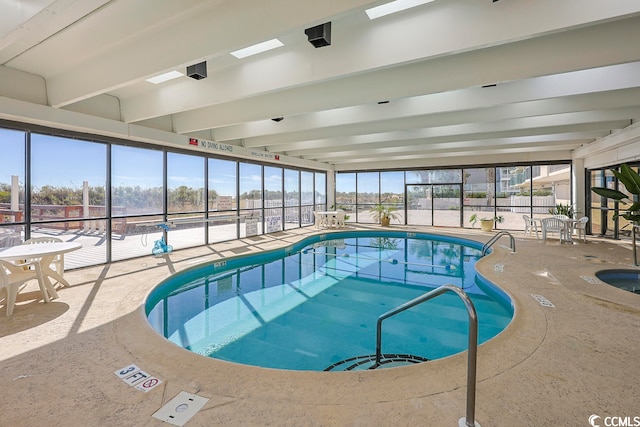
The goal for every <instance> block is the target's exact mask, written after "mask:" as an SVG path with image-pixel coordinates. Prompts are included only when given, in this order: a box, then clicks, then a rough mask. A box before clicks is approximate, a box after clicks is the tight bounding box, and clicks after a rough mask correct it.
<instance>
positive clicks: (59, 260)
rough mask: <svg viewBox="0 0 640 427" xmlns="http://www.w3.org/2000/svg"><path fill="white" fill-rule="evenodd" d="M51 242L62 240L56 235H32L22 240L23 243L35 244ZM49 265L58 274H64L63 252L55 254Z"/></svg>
mask: <svg viewBox="0 0 640 427" xmlns="http://www.w3.org/2000/svg"><path fill="white" fill-rule="evenodd" d="M53 242H62V240H60V239H58V238H57V237H33V238H31V239H27V240H25V241H24V243H23V245H37V244H38V243H53ZM51 265H53V269H54V270H55V271H56V273H58V274H59V275H60V276H63V274H64V254H59V255H56V257H55V258H54V259H53V261H51Z"/></svg>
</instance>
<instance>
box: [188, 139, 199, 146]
mask: <svg viewBox="0 0 640 427" xmlns="http://www.w3.org/2000/svg"><path fill="white" fill-rule="evenodd" d="M189 145H198V140H197V139H195V138H189Z"/></svg>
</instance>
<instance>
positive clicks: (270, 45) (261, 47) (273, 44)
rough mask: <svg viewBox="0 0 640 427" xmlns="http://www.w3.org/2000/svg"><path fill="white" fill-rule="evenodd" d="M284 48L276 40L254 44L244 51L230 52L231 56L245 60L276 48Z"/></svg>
mask: <svg viewBox="0 0 640 427" xmlns="http://www.w3.org/2000/svg"><path fill="white" fill-rule="evenodd" d="M280 46H284V45H283V44H282V42H281V41H280V40H278V39H271V40H267V41H266V42H262V43H258V44H254V45H253V46H249V47H245V48H244V49H240V50H236V51H233V52H231V55H233V56H235V57H236V58H238V59H242V58H246V57H247V56H251V55H256V54H258V53H262V52H266V51H268V50H271V49H275V48H277V47H280Z"/></svg>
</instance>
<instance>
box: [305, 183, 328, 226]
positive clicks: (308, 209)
mask: <svg viewBox="0 0 640 427" xmlns="http://www.w3.org/2000/svg"><path fill="white" fill-rule="evenodd" d="M313 182H314V174H313V172H306V171H302V172H301V173H300V194H301V196H302V201H301V206H302V208H301V209H302V211H301V213H300V214H301V215H302V223H303V224H305V225H306V224H313V223H314V218H313V211H314V207H313V206H314V199H315V197H314V194H315V190H314V188H315V187H314V183H313ZM324 185H325V186H326V181H325V182H324ZM324 209H325V208H324V207H322V209H320V206H318V207H317V209H315V210H324Z"/></svg>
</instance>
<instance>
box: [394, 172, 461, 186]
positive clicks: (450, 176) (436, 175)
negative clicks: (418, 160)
mask: <svg viewBox="0 0 640 427" xmlns="http://www.w3.org/2000/svg"><path fill="white" fill-rule="evenodd" d="M459 182H462V170H461V169H433V170H425V171H407V184H441V183H444V184H455V183H459Z"/></svg>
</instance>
